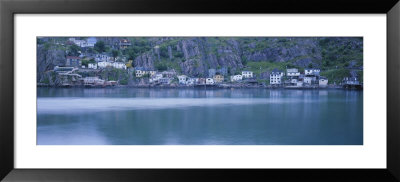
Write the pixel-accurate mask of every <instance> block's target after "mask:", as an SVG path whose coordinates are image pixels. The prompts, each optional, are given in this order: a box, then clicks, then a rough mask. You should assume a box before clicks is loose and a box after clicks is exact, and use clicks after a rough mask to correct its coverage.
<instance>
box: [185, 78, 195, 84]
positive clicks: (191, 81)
mask: <svg viewBox="0 0 400 182" xmlns="http://www.w3.org/2000/svg"><path fill="white" fill-rule="evenodd" d="M195 83H196V78H188V79H187V81H186V85H194V84H195Z"/></svg>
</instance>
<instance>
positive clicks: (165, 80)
mask: <svg viewBox="0 0 400 182" xmlns="http://www.w3.org/2000/svg"><path fill="white" fill-rule="evenodd" d="M158 82H159V83H161V84H170V83H171V82H172V79H171V78H165V77H163V78H160V79H159V80H158Z"/></svg>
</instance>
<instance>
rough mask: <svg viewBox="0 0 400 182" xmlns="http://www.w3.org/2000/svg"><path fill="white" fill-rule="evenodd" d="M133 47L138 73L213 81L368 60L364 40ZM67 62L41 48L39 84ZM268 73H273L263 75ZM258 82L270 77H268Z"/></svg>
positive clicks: (158, 42)
mask: <svg viewBox="0 0 400 182" xmlns="http://www.w3.org/2000/svg"><path fill="white" fill-rule="evenodd" d="M136 39H137V40H136ZM99 40H101V41H104V42H105V43H106V45H107V46H108V47H109V48H110V49H118V46H115V45H116V44H117V42H118V40H119V39H118V38H99ZM135 40H136V41H135ZM131 42H132V46H131V47H130V48H128V49H127V50H121V52H122V54H125V53H126V52H131V55H134V56H132V57H133V58H134V59H133V60H134V61H133V64H132V65H133V66H134V67H144V68H147V69H156V70H166V69H175V70H176V71H177V72H178V73H179V74H185V75H188V76H194V77H201V76H207V75H208V70H209V69H220V68H224V69H226V70H228V75H232V74H235V73H238V72H239V71H241V70H244V69H249V68H250V66H249V65H248V63H265V65H267V66H270V65H271V64H272V65H275V66H276V65H282V64H281V63H284V64H285V65H286V66H287V65H289V66H290V67H291V66H294V67H298V68H306V67H310V66H312V67H319V68H327V69H328V68H329V69H331V68H333V67H336V68H337V66H339V67H340V68H346V69H353V68H354V67H362V55H363V39H362V38H351V37H349V38H338V37H328V38H318V37H305V38H303V37H294V38H293V37H292V38H290V37H288V38H282V37H152V38H143V37H141V38H131ZM135 46H136V47H135ZM113 47H117V48H113ZM65 57H66V49H65V48H62V47H60V46H57V45H50V46H49V45H47V46H45V45H44V44H41V45H38V47H37V63H38V64H37V73H38V77H37V80H38V82H39V81H43V79H44V78H43V77H44V75H45V73H46V71H48V70H52V69H53V68H54V66H63V65H65ZM264 68H265V67H264ZM257 69H258V67H257ZM260 69H261V67H260ZM265 71H269V70H267V69H264V70H262V72H265ZM126 72H127V71H126ZM131 74H132V73H127V75H131ZM258 76H259V77H260V78H261V77H268V75H267V74H263V75H261V74H259V75H258ZM131 79H132V78H131V76H129V78H128V81H127V83H128V84H132V83H134V82H133V81H132V80H131Z"/></svg>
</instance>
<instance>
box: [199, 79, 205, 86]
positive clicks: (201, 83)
mask: <svg viewBox="0 0 400 182" xmlns="http://www.w3.org/2000/svg"><path fill="white" fill-rule="evenodd" d="M198 83H199V84H200V85H204V84H206V79H205V78H199V81H198Z"/></svg>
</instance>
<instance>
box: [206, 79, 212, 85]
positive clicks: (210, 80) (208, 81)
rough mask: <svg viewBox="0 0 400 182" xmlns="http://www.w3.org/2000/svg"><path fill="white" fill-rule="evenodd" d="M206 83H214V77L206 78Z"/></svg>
mask: <svg viewBox="0 0 400 182" xmlns="http://www.w3.org/2000/svg"><path fill="white" fill-rule="evenodd" d="M206 85H214V79H212V78H207V79H206Z"/></svg>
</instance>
